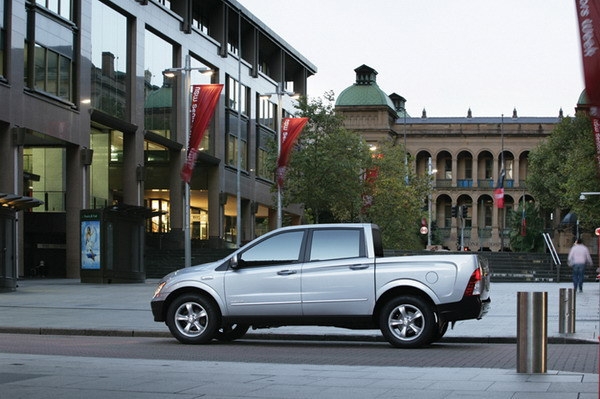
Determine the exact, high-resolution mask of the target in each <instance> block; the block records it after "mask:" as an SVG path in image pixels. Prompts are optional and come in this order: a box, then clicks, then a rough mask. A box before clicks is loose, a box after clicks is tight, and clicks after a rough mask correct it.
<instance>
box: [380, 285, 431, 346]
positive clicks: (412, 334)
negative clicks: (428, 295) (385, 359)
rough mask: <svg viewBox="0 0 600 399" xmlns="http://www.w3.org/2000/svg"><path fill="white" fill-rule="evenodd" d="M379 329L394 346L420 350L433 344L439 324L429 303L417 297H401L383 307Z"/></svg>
mask: <svg viewBox="0 0 600 399" xmlns="http://www.w3.org/2000/svg"><path fill="white" fill-rule="evenodd" d="M379 328H380V329H381V332H382V333H383V336H384V337H385V339H386V340H387V341H388V342H389V343H390V344H391V345H392V346H395V347H396V348H418V347H421V346H425V345H427V344H429V343H430V342H431V340H432V338H433V336H434V335H433V334H434V332H435V331H436V329H437V324H436V321H435V315H434V313H433V310H432V309H431V307H430V306H429V304H428V303H427V302H425V301H424V300H423V299H421V298H419V297H415V296H400V297H397V298H394V299H392V300H391V301H389V302H388V303H387V304H386V305H385V306H384V307H383V309H382V311H381V314H380V315H379Z"/></svg>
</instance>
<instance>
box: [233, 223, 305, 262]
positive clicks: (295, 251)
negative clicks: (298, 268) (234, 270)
mask: <svg viewBox="0 0 600 399" xmlns="http://www.w3.org/2000/svg"><path fill="white" fill-rule="evenodd" d="M303 236H304V231H292V232H285V233H281V234H277V235H275V236H272V237H269V238H267V239H265V240H263V241H261V242H259V243H258V244H256V245H255V246H253V247H252V248H250V249H248V250H247V251H245V252H244V253H243V254H242V255H241V260H242V261H243V262H244V265H246V266H266V265H271V264H279V263H293V262H297V261H298V260H299V259H300V248H301V247H302V238H303Z"/></svg>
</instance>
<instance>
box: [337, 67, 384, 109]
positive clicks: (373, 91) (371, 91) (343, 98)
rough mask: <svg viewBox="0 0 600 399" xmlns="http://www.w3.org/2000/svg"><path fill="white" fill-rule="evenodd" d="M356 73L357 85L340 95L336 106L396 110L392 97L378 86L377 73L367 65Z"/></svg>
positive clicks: (357, 69)
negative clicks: (372, 106) (377, 106)
mask: <svg viewBox="0 0 600 399" xmlns="http://www.w3.org/2000/svg"><path fill="white" fill-rule="evenodd" d="M354 71H355V72H356V83H354V84H353V85H352V86H350V87H348V88H346V89H345V90H343V91H342V92H341V93H340V95H339V96H338V98H337V100H336V102H335V105H336V106H360V105H379V106H382V105H386V106H388V107H390V108H391V109H395V107H394V103H393V102H392V100H391V99H390V97H389V96H388V95H387V94H386V93H385V92H384V91H383V90H381V89H380V88H379V86H378V85H377V81H376V75H377V71H375V70H374V69H373V68H371V67H368V66H366V65H362V66H360V67H358V68H356V69H355V70H354Z"/></svg>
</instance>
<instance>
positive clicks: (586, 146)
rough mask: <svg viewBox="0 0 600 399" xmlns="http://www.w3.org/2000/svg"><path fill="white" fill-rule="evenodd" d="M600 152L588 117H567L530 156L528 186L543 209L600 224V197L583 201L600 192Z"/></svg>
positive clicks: (584, 223)
mask: <svg viewBox="0 0 600 399" xmlns="http://www.w3.org/2000/svg"><path fill="white" fill-rule="evenodd" d="M597 170H598V169H597V162H596V150H595V147H594V137H593V131H592V126H591V123H590V120H589V118H588V117H587V116H585V115H578V116H576V117H575V118H564V119H563V120H562V121H561V122H560V123H559V124H558V125H557V126H556V127H555V129H554V130H553V131H552V133H551V134H550V136H549V137H548V140H547V141H545V142H544V143H542V144H541V145H540V146H538V147H537V148H536V149H535V150H533V151H532V152H531V153H530V154H529V173H528V176H527V187H528V189H529V190H530V191H531V193H532V194H533V195H534V196H535V197H536V201H538V203H539V206H540V208H542V209H545V210H549V211H553V210H554V209H556V208H557V207H558V208H560V209H563V210H570V211H572V212H575V213H576V214H577V215H578V217H579V220H580V223H581V224H582V225H583V226H585V227H587V228H593V227H596V226H598V225H599V224H600V198H599V197H597V196H595V197H590V198H589V199H588V200H586V201H580V200H579V195H580V193H581V192H585V191H599V188H600V180H599V179H598V172H597Z"/></svg>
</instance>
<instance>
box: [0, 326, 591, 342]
mask: <svg viewBox="0 0 600 399" xmlns="http://www.w3.org/2000/svg"><path fill="white" fill-rule="evenodd" d="M0 334H30V335H67V336H91V337H143V338H173V336H172V335H171V333H169V332H161V331H142V330H98V329H89V330H86V329H74V328H30V327H0ZM173 339H174V338H173ZM243 339H246V340H257V341H322V342H334V341H337V342H387V341H386V340H385V339H384V338H383V336H376V335H353V334H348V335H346V334H318V335H317V334H278V333H272V334H269V333H253V332H248V333H247V334H246V335H245V336H244V337H243ZM439 342H441V343H473V344H516V343H517V338H516V337H445V338H442V339H441V340H440V341H439ZM547 342H548V344H558V345H560V344H579V345H581V344H597V342H596V341H590V340H584V339H579V338H573V337H566V336H565V337H548V340H547Z"/></svg>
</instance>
